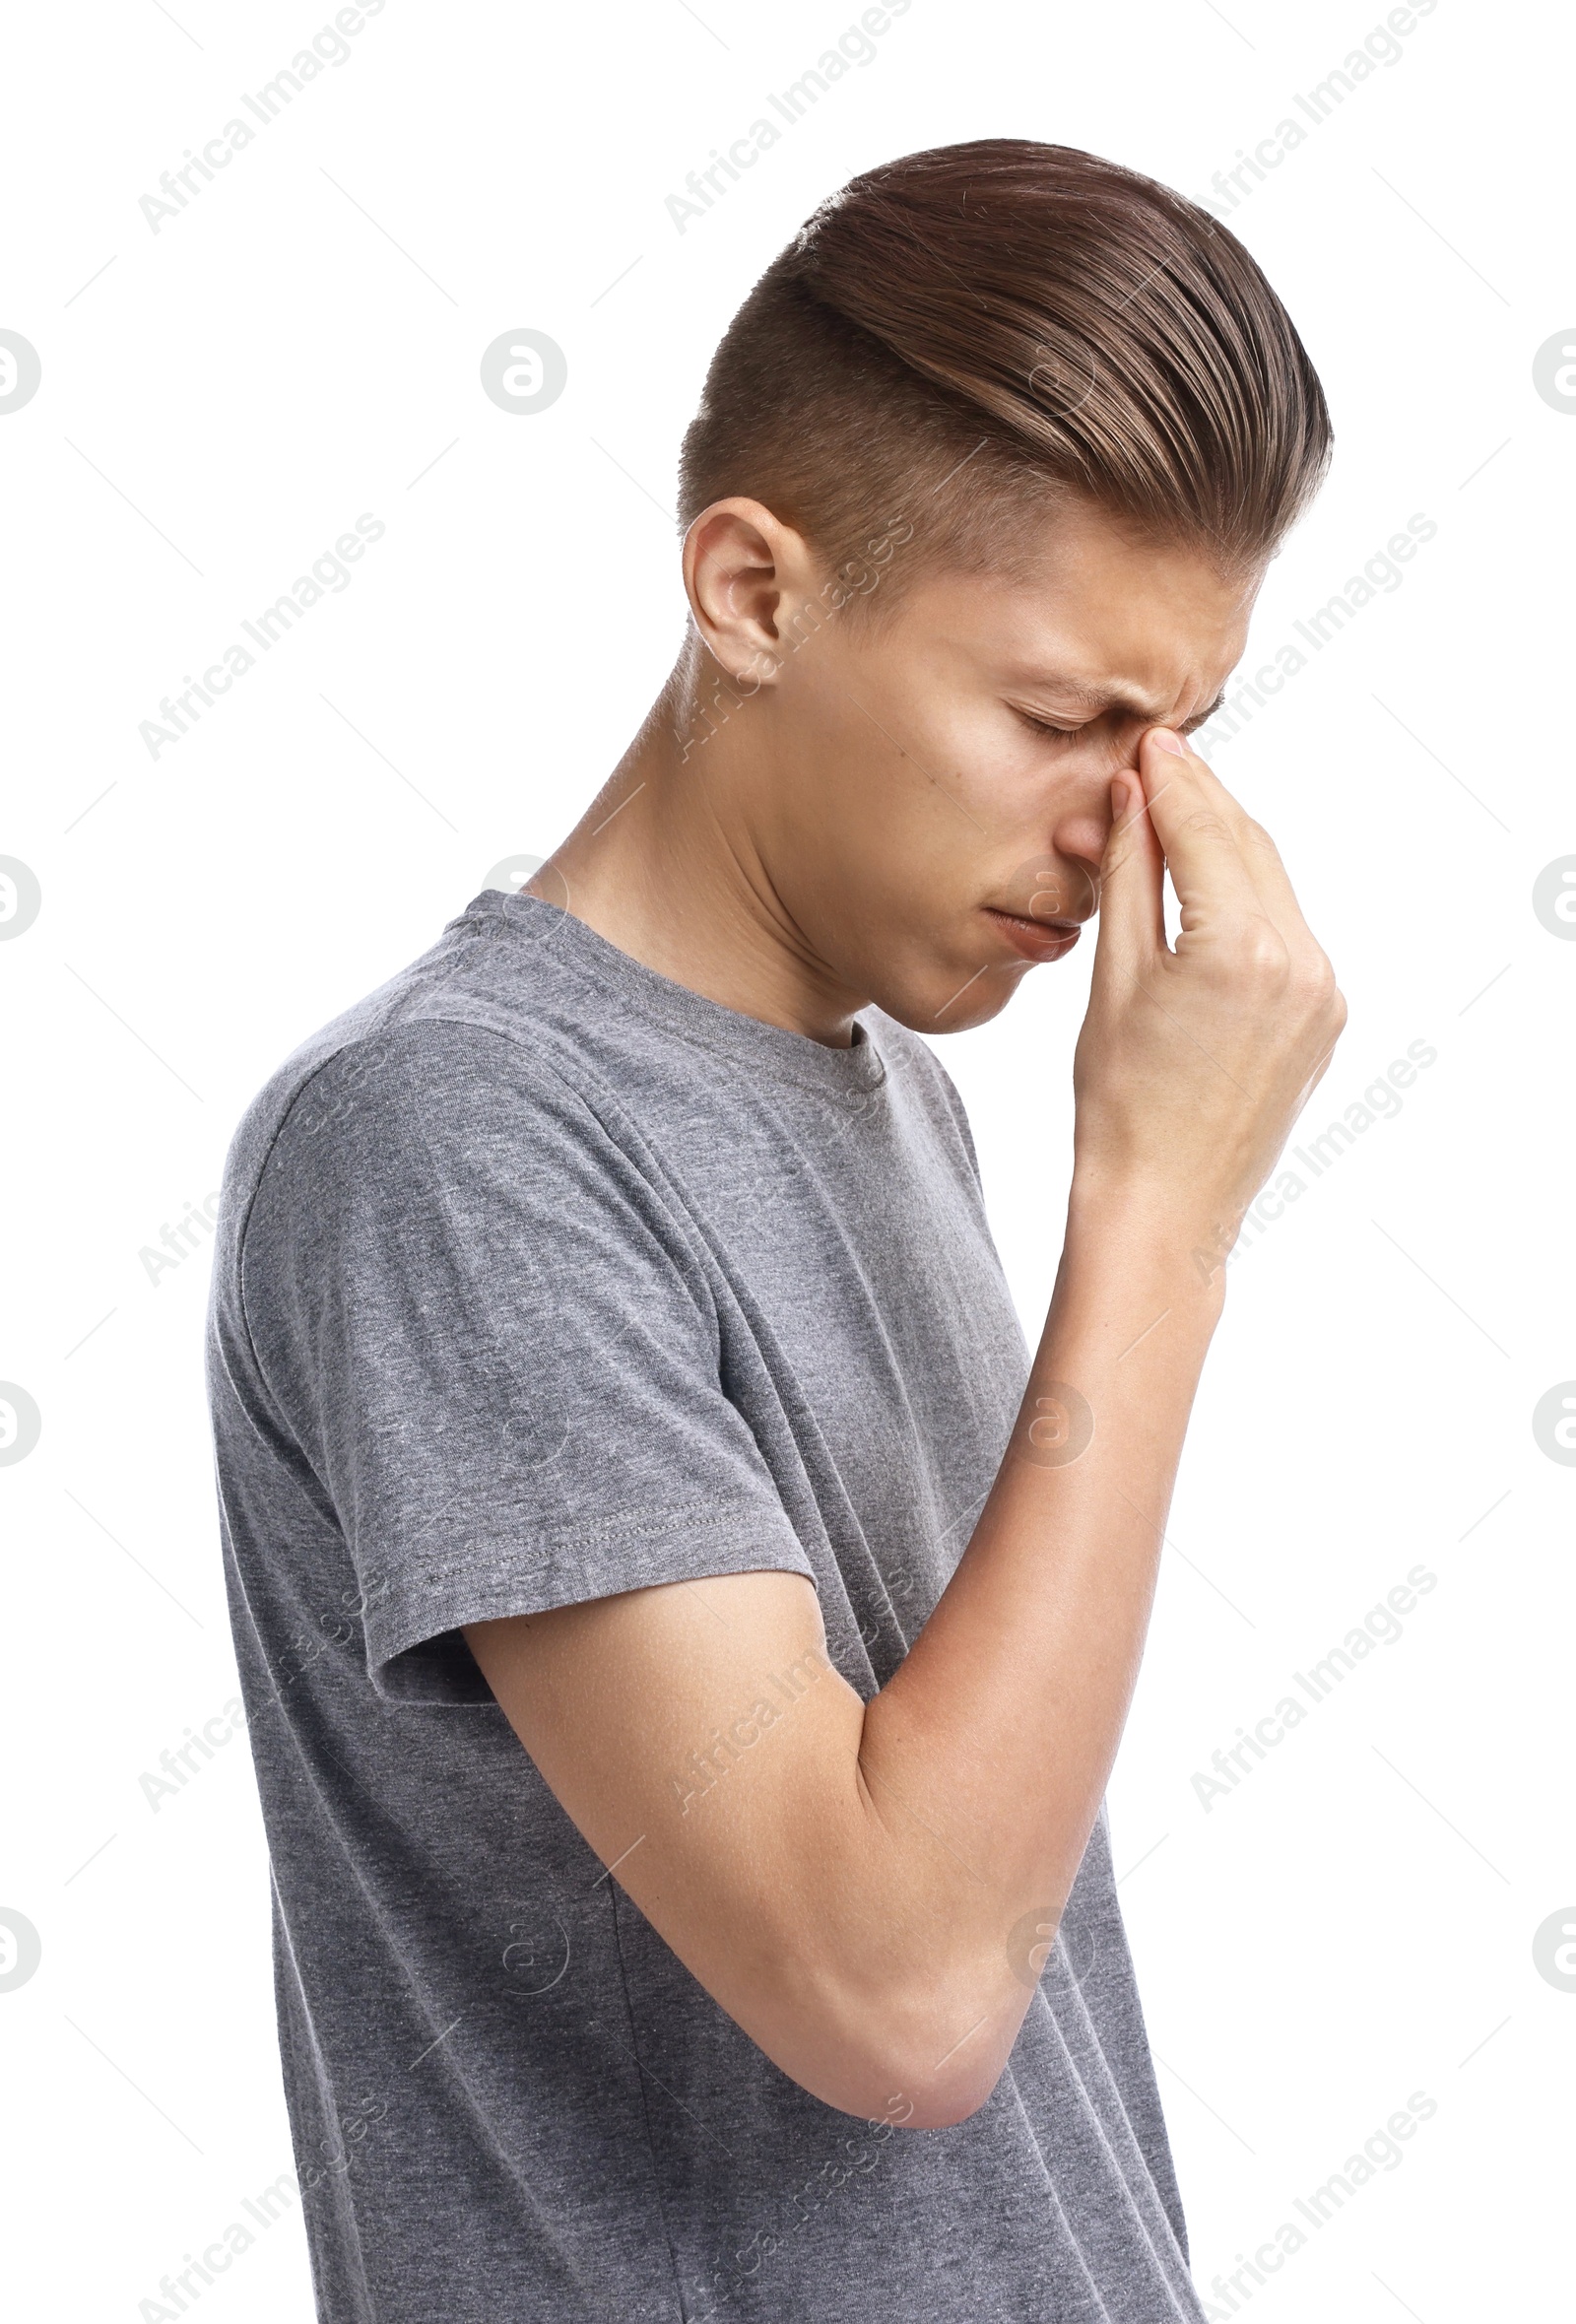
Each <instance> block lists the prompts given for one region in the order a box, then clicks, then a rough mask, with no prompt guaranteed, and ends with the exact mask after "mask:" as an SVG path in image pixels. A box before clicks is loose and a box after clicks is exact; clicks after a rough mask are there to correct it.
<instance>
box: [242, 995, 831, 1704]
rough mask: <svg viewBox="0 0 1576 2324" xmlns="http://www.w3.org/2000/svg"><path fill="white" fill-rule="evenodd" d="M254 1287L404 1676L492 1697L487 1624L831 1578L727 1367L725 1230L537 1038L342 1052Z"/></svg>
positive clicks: (441, 1690)
mask: <svg viewBox="0 0 1576 2324" xmlns="http://www.w3.org/2000/svg"><path fill="white" fill-rule="evenodd" d="M363 1052H364V1053H363ZM242 1285H243V1296H244V1305H245V1315H246V1322H247V1327H248V1329H249V1332H250V1334H251V1340H252V1346H253V1349H254V1350H255V1354H256V1359H257V1361H258V1363H259V1365H260V1366H261V1369H262V1373H263V1376H264V1379H265V1381H266V1383H267V1385H268V1388H269V1390H270V1393H271V1395H272V1398H273V1401H274V1404H275V1405H276V1407H277V1408H278V1410H279V1411H280V1413H281V1414H282V1416H283V1418H284V1419H285V1421H286V1423H287V1424H288V1426H289V1428H290V1429H291V1431H292V1433H293V1434H294V1436H295V1439H296V1443H297V1444H298V1445H299V1446H300V1447H301V1449H302V1451H303V1453H304V1455H305V1457H306V1459H307V1460H308V1461H309V1462H310V1464H311V1466H312V1468H313V1470H314V1471H315V1472H316V1475H317V1477H318V1479H319V1480H320V1482H321V1484H322V1486H323V1489H324V1492H325V1493H326V1494H327V1497H328V1499H329V1500H330V1502H331V1503H332V1506H333V1509H334V1513H335V1515H336V1517H337V1519H338V1521H339V1524H340V1526H341V1528H342V1529H343V1532H344V1536H345V1541H346V1546H347V1548H348V1550H349V1553H350V1557H351V1560H352V1561H353V1563H354V1566H355V1569H356V1579H357V1582H358V1583H359V1585H360V1587H361V1593H362V1596H363V1598H364V1600H365V1603H366V1606H367V1616H366V1653H367V1666H368V1675H369V1677H370V1679H371V1682H372V1684H373V1686H374V1687H375V1688H376V1689H377V1691H378V1692H379V1693H381V1694H383V1695H384V1696H385V1697H388V1698H390V1699H395V1700H415V1701H428V1702H430V1701H442V1700H454V1699H466V1698H472V1699H474V1698H475V1697H476V1696H477V1695H479V1694H482V1693H485V1690H484V1689H483V1687H482V1685H481V1682H480V1680H479V1678H478V1675H477V1670H476V1665H475V1663H474V1661H473V1659H472V1657H471V1656H470V1654H468V1653H467V1652H466V1650H465V1647H464V1644H463V1642H462V1640H461V1639H460V1638H459V1636H458V1635H457V1633H458V1631H459V1630H460V1629H461V1628H462V1627H463V1626H464V1625H466V1624H468V1623H472V1622H483V1621H488V1620H493V1619H495V1618H501V1617H503V1616H506V1615H513V1614H537V1613H540V1612H542V1611H543V1610H545V1609H547V1608H549V1607H553V1606H560V1605H565V1604H570V1603H573V1602H576V1601H579V1600H583V1599H591V1598H602V1597H607V1596H610V1595H613V1594H615V1593H618V1592H622V1591H627V1590H631V1589H639V1588H642V1587H645V1586H647V1585H649V1584H654V1583H660V1582H669V1581H677V1580H681V1579H685V1578H689V1577H692V1576H698V1575H704V1574H706V1573H710V1572H716V1571H731V1572H736V1573H737V1572H743V1571H745V1570H755V1569H759V1568H763V1567H786V1568H788V1569H789V1570H791V1571H794V1572H796V1573H800V1574H804V1575H808V1574H810V1572H811V1570H812V1569H811V1565H810V1560H809V1559H808V1557H807V1555H806V1552H805V1549H804V1547H803V1545H802V1544H801V1543H800V1541H799V1539H798V1538H797V1536H796V1534H795V1532H794V1529H793V1526H792V1525H791V1523H790V1522H789V1519H788V1516H787V1512H786V1510H785V1509H784V1506H783V1502H782V1497H781V1494H779V1493H778V1491H777V1489H776V1486H775V1484H774V1481H773V1479H772V1477H771V1474H770V1472H769V1471H768V1469H767V1467H766V1464H765V1462H764V1460H763V1459H762V1457H761V1453H760V1450H759V1447H758V1446H757V1444H756V1442H755V1436H754V1434H753V1433H752V1430H751V1428H750V1427H749V1425H748V1423H747V1422H746V1420H745V1417H744V1416H743V1414H742V1413H741V1412H740V1411H739V1410H738V1409H737V1408H736V1406H735V1405H734V1404H733V1403H732V1402H731V1401H730V1400H729V1399H728V1397H727V1396H726V1395H725V1394H724V1392H723V1389H722V1385H721V1361H720V1346H719V1332H720V1325H719V1321H718V1317H717V1313H716V1309H715V1305H714V1301H713V1298H712V1294H711V1289H710V1283H709V1278H708V1275H707V1272H706V1263H705V1257H704V1253H703V1252H702V1251H701V1250H700V1249H699V1247H698V1239H697V1238H696V1237H694V1236H693V1235H692V1233H687V1230H686V1223H685V1221H684V1220H683V1218H682V1217H680V1216H676V1215H675V1214H674V1212H673V1211H672V1208H671V1205H670V1203H669V1202H668V1200H667V1199H666V1198H665V1195H664V1192H663V1190H662V1189H661V1188H659V1187H656V1186H653V1185H652V1184H650V1183H649V1182H648V1181H647V1179H646V1177H645V1176H644V1175H643V1173H642V1171H641V1170H640V1168H639V1167H638V1166H637V1165H636V1162H634V1161H633V1160H632V1159H631V1157H630V1156H629V1155H628V1154H627V1153H625V1152H624V1150H623V1148H622V1147H621V1146H620V1145H619V1143H618V1142H617V1141H616V1140H615V1139H614V1137H613V1136H612V1135H611V1134H610V1132H609V1130H608V1129H607V1127H606V1126H605V1124H604V1123H603V1122H602V1121H601V1120H600V1119H599V1118H598V1116H597V1114H596V1113H595V1111H594V1110H593V1109H592V1107H591V1106H590V1105H589V1104H588V1103H587V1102H586V1101H585V1100H584V1099H583V1098H582V1097H581V1096H579V1095H578V1094H577V1092H576V1091H574V1090H573V1089H572V1088H570V1087H568V1086H567V1085H566V1084H565V1083H564V1081H563V1080H562V1079H561V1077H560V1076H558V1075H557V1074H556V1073H554V1072H553V1071H552V1070H551V1068H550V1067H549V1066H547V1065H546V1064H545V1063H544V1062H543V1061H542V1060H541V1059H540V1058H538V1057H537V1056H536V1055H535V1054H534V1053H533V1052H531V1051H530V1050H529V1049H527V1048H526V1047H525V1046H524V1045H523V1044H522V1043H521V1042H520V1041H517V1040H514V1039H510V1038H506V1037H504V1036H503V1035H502V1034H500V1033H497V1032H493V1031H491V1030H488V1029H484V1028H480V1027H476V1026H471V1025H467V1024H460V1023H451V1022H446V1021H438V1022H429V1021H424V1022H416V1023H413V1024H409V1025H405V1026H400V1027H396V1028H394V1029H392V1030H388V1031H385V1032H383V1033H380V1034H379V1036H378V1038H377V1040H376V1042H375V1043H374V1044H366V1043H363V1044H357V1045H356V1046H354V1047H352V1048H351V1049H349V1050H347V1051H343V1052H341V1053H340V1055H339V1056H338V1057H336V1058H335V1059H333V1060H332V1061H331V1062H330V1063H329V1064H328V1065H327V1066H325V1067H323V1068H322V1069H321V1070H320V1072H319V1073H318V1074H317V1075H315V1076H314V1077H313V1079H312V1080H311V1081H310V1082H308V1083H307V1085H306V1086H305V1087H304V1089H303V1090H302V1091H301V1093H300V1094H299V1096H298V1098H297V1100H296V1104H295V1105H294V1107H293V1108H292V1110H291V1112H290V1114H289V1115H288V1117H287V1118H286V1120H285V1122H284V1123H283V1125H282V1127H281V1129H280V1132H279V1135H278V1137H277V1139H276V1140H275V1143H274V1147H273V1149H272V1151H271V1153H270V1156H269V1158H268V1163H267V1167H266V1168H265V1169H264V1171H263V1174H262V1178H261V1181H260V1184H259V1186H258V1188H257V1192H256V1196H255V1199H254V1200H253V1203H252V1205H251V1209H250V1212H249V1214H248V1219H247V1225H246V1230H245V1239H244V1244H243V1250H242Z"/></svg>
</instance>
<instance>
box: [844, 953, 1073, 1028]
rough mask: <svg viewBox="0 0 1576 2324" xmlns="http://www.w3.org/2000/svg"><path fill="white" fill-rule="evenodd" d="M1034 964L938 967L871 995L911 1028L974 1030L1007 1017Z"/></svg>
mask: <svg viewBox="0 0 1576 2324" xmlns="http://www.w3.org/2000/svg"><path fill="white" fill-rule="evenodd" d="M1033 964H1034V963H1032V962H1031V961H1007V962H1002V961H992V962H989V963H987V964H986V965H985V966H983V967H981V966H979V965H978V964H977V963H976V965H974V966H973V967H966V966H965V967H956V968H954V967H953V966H952V964H951V963H949V964H948V967H946V968H944V969H941V970H940V971H938V970H937V969H936V968H934V967H932V968H931V969H930V972H929V973H928V974H927V975H925V976H924V977H923V979H920V978H918V977H916V978H914V979H913V980H912V981H910V980H908V979H906V978H905V979H904V981H903V983H902V984H901V985H895V984H894V986H893V987H892V988H891V989H889V990H887V991H876V992H873V993H872V994H871V999H872V1000H873V1001H874V1002H875V1004H876V1006H877V1007H878V1008H879V1009H882V1010H884V1011H885V1012H886V1015H887V1016H888V1017H895V1018H896V1020H897V1022H898V1024H899V1025H906V1026H907V1027H908V1029H909V1030H910V1031H911V1032H925V1033H938V1032H968V1031H969V1030H971V1029H972V1028H973V1027H974V1026H976V1025H988V1024H989V1023H990V1021H991V1019H992V1018H993V1017H999V1016H1000V1015H1001V1013H1002V1011H1003V1010H1004V1009H1005V1008H1006V1006H1007V1004H1008V1002H1009V1001H1010V1000H1011V999H1012V997H1013V995H1014V993H1016V992H1017V990H1018V985H1019V984H1020V983H1021V982H1022V979H1023V977H1024V976H1025V974H1026V973H1027V971H1028V970H1029V969H1030V968H1031V967H1032V966H1033Z"/></svg>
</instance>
